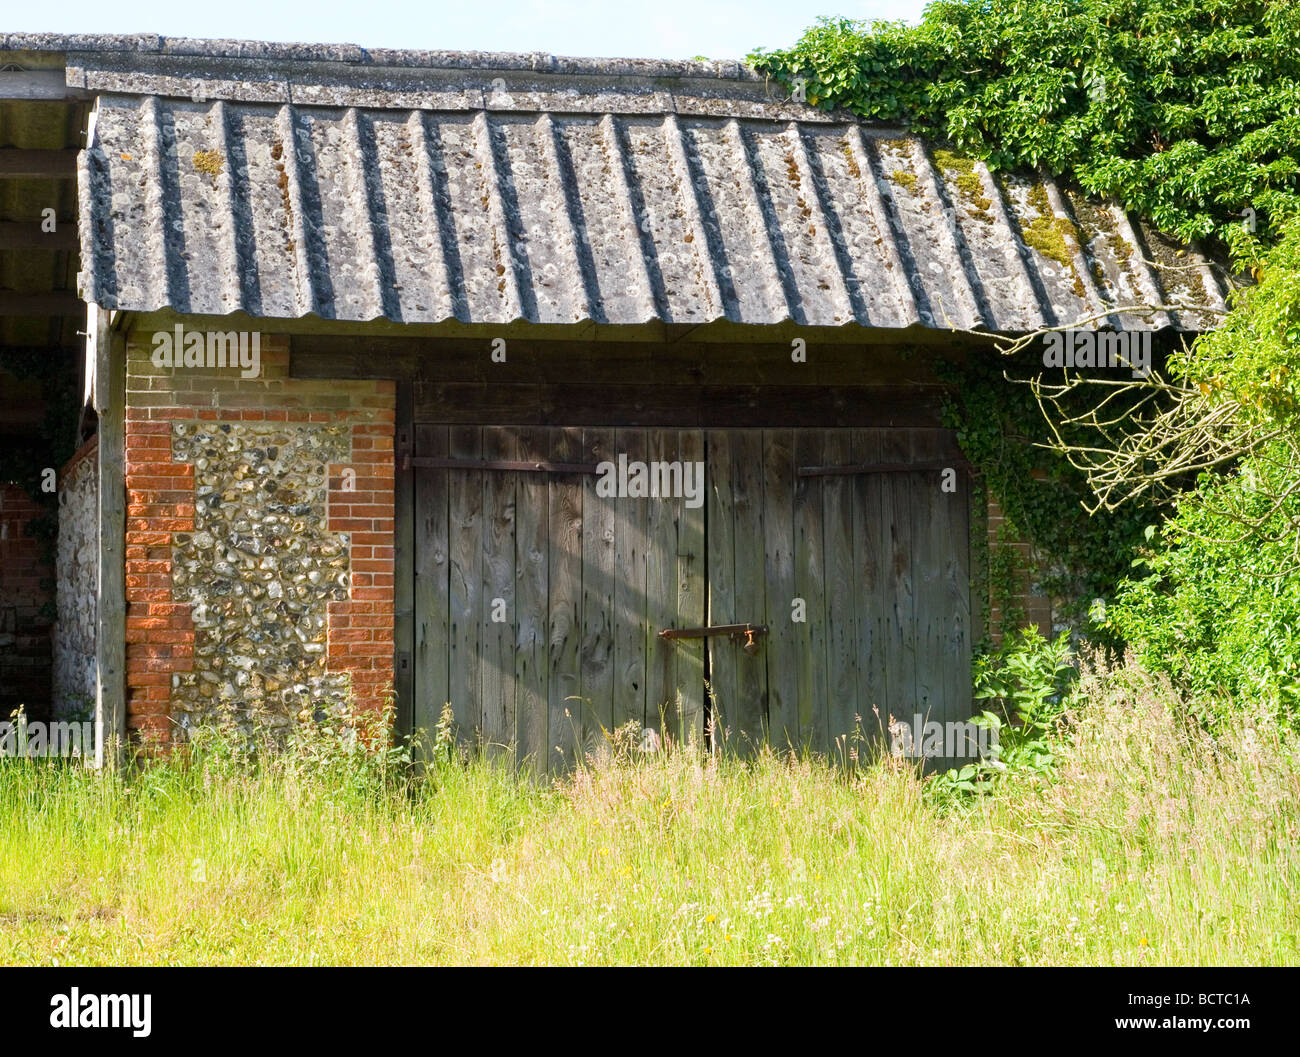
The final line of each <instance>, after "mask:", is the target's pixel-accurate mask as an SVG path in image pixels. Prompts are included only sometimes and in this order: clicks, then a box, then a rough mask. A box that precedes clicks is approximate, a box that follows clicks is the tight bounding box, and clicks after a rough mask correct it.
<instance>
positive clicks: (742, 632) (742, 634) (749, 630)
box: [659, 624, 767, 657]
mask: <svg viewBox="0 0 1300 1057" xmlns="http://www.w3.org/2000/svg"><path fill="white" fill-rule="evenodd" d="M766 634H767V625H766V624H714V625H713V626H712V627H706V628H664V629H663V631H661V632H659V637H660V638H661V639H669V640H672V639H707V638H709V637H710V636H712V635H726V636H727V638H729V639H731V641H732V642H739V643H741V644H742V645H741V648H742V649H743V650H744V651H745V652H746V653H748V654H749V655H750V656H751V657H752V656H753V655H754V654H756V653H757V652H758V639H759V637H760V636H762V635H766Z"/></svg>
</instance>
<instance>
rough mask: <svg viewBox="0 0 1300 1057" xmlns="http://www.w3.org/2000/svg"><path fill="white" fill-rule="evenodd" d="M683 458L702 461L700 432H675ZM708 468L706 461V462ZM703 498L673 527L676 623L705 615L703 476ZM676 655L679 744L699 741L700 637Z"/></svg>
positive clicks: (683, 643) (692, 622)
mask: <svg viewBox="0 0 1300 1057" xmlns="http://www.w3.org/2000/svg"><path fill="white" fill-rule="evenodd" d="M678 444H679V448H678V450H679V452H680V455H681V459H682V462H683V463H701V464H703V463H704V434H703V433H702V432H700V431H699V430H683V431H682V432H681V433H679V434H678ZM706 470H707V465H706ZM703 487H704V503H702V504H701V505H700V506H698V507H688V506H686V505H685V504H683V505H682V507H681V508H680V511H679V517H680V519H679V521H678V526H677V607H676V618H675V619H676V621H677V622H678V626H680V627H698V626H700V625H702V624H704V622H705V621H706V619H707V613H706V595H707V590H706V587H705V583H704V559H705V552H704V546H705V544H704V511H705V505H706V504H707V502H708V493H709V479H708V475H707V472H706V473H705V475H704V478H703ZM673 648H674V652H675V656H676V658H677V677H676V678H677V695H678V710H679V712H678V721H677V725H676V727H675V729H674V733H675V734H676V736H677V737H678V738H679V739H680V740H681V741H682V742H683V743H687V742H690V743H694V744H696V745H702V744H703V734H704V651H705V644H704V643H703V642H702V641H701V640H699V639H684V640H679V641H678V642H677V643H675V644H674V647H673Z"/></svg>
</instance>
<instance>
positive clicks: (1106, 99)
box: [749, 0, 1300, 261]
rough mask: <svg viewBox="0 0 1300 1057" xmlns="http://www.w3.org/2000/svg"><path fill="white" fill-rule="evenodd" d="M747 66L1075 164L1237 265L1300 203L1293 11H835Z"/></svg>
mask: <svg viewBox="0 0 1300 1057" xmlns="http://www.w3.org/2000/svg"><path fill="white" fill-rule="evenodd" d="M749 62H750V63H751V64H752V65H754V66H755V67H756V68H757V69H759V70H760V71H763V72H766V73H768V74H770V75H771V76H772V77H774V78H776V79H777V80H779V81H781V82H783V83H784V84H786V85H788V86H790V88H791V90H792V92H793V91H796V90H798V91H800V92H802V93H803V94H804V97H805V98H806V99H807V101H808V102H809V103H811V104H812V105H814V106H820V107H823V108H825V109H841V110H847V111H849V112H851V113H854V114H857V115H859V116H861V117H863V118H867V119H869V120H874V121H881V122H887V123H891V124H903V125H906V126H910V127H911V128H913V129H915V130H916V131H917V132H920V133H922V134H924V135H929V136H932V137H935V138H937V139H940V140H946V141H947V142H948V143H950V144H951V145H952V146H954V147H955V148H956V149H957V151H958V152H959V153H964V154H969V155H971V156H973V157H976V158H979V159H981V160H983V161H984V162H986V163H987V164H988V165H989V166H991V167H992V168H994V169H1012V168H1018V167H1030V168H1038V167H1043V168H1045V169H1047V170H1049V171H1050V172H1052V173H1053V174H1058V175H1059V174H1064V173H1069V174H1072V175H1073V177H1074V178H1075V179H1076V180H1077V181H1078V183H1079V184H1080V185H1081V186H1082V188H1083V189H1084V190H1085V191H1087V192H1089V193H1091V194H1097V195H1113V196H1115V197H1116V198H1118V199H1119V200H1120V201H1121V202H1123V203H1124V204H1125V205H1126V206H1127V207H1128V208H1129V209H1131V210H1133V211H1135V212H1137V213H1140V214H1142V215H1143V216H1145V217H1147V218H1149V219H1150V220H1151V221H1152V223H1154V224H1155V225H1156V227H1158V228H1160V229H1161V230H1163V231H1166V232H1169V233H1171V234H1173V235H1175V236H1177V237H1179V238H1181V239H1182V240H1184V241H1189V242H1190V241H1192V240H1194V239H1205V238H1217V239H1219V240H1221V241H1222V242H1223V243H1225V244H1227V245H1228V246H1229V247H1231V248H1232V249H1233V251H1234V253H1235V254H1236V255H1237V256H1238V257H1239V258H1241V259H1243V260H1251V261H1254V260H1257V259H1258V258H1259V256H1260V254H1261V252H1262V251H1263V249H1264V248H1265V247H1266V246H1267V244H1268V243H1269V242H1271V241H1272V240H1273V239H1274V238H1275V237H1276V234H1277V232H1278V230H1279V225H1280V222H1281V221H1282V220H1283V219H1284V218H1285V217H1287V216H1294V215H1297V214H1298V213H1300V175H1298V174H1300V8H1297V7H1296V5H1293V4H1289V3H1281V2H1278V0H937V2H935V3H931V4H930V5H929V6H928V7H927V8H926V10H925V17H924V20H923V21H922V23H921V24H920V25H918V26H909V25H907V24H906V23H902V22H894V23H891V22H872V23H865V22H858V21H853V20H850V19H843V18H829V19H828V18H823V19H821V20H820V21H819V22H818V23H817V25H815V26H813V27H812V28H811V29H809V30H808V31H807V32H806V33H805V34H804V36H803V37H802V39H800V40H799V42H798V43H797V44H795V46H794V47H792V48H787V49H780V50H775V51H766V50H758V51H755V52H753V53H752V54H751V55H750V56H749ZM1246 210H1250V211H1251V212H1250V213H1245V211H1246ZM1243 214H1244V217H1245V218H1253V220H1252V221H1251V223H1249V224H1248V223H1246V222H1245V220H1244V218H1243ZM1252 227H1253V229H1254V230H1251V228H1252Z"/></svg>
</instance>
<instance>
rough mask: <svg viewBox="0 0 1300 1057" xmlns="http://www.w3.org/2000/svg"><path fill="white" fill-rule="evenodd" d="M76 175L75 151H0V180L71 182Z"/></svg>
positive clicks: (15, 149)
mask: <svg viewBox="0 0 1300 1057" xmlns="http://www.w3.org/2000/svg"><path fill="white" fill-rule="evenodd" d="M76 175H77V152H76V151H75V150H23V149H21V148H18V147H6V148H4V149H3V150H0V180H45V179H55V180H72V179H75V178H76Z"/></svg>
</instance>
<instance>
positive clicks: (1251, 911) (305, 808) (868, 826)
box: [0, 673, 1300, 965]
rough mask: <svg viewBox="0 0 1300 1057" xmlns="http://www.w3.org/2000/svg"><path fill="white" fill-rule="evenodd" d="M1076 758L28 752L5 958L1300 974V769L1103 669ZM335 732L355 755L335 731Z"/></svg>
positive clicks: (4, 852) (0, 916) (14, 766)
mask: <svg viewBox="0 0 1300 1057" xmlns="http://www.w3.org/2000/svg"><path fill="white" fill-rule="evenodd" d="M1082 697H1083V701H1082V704H1081V705H1080V707H1079V708H1078V709H1077V710H1076V712H1075V714H1074V717H1073V722H1072V726H1071V733H1070V738H1069V741H1068V747H1067V748H1066V749H1065V751H1064V755H1063V758H1062V762H1061V766H1060V773H1059V777H1058V779H1057V780H1056V781H1054V782H1050V783H1048V782H1041V781H1039V782H1007V783H1004V784H1003V786H1002V787H1001V788H1000V789H999V791H998V792H996V793H994V794H992V795H987V796H983V797H979V798H977V799H976V800H975V801H974V802H973V803H972V804H971V805H970V806H965V807H958V808H956V809H948V810H939V809H937V808H936V806H935V805H934V804H933V803H932V798H930V797H927V796H926V795H925V794H924V792H923V787H922V783H921V782H920V781H918V779H917V777H916V776H915V775H914V774H913V773H911V772H910V771H909V770H907V769H905V768H903V767H900V766H899V765H898V764H897V763H894V762H891V761H889V760H882V761H877V762H875V763H873V764H871V765H869V766H864V767H861V768H855V769H853V770H852V771H846V770H844V769H843V768H841V769H834V768H831V767H830V766H828V765H826V764H825V763H823V762H819V761H815V760H790V759H783V758H779V757H777V756H775V755H772V754H765V755H762V756H761V757H759V758H757V759H751V760H749V761H748V762H742V761H738V760H734V759H727V758H725V757H724V758H722V759H717V758H714V757H710V756H703V755H701V754H699V753H697V752H693V751H690V750H687V749H678V750H674V751H669V752H665V753H661V754H657V755H655V756H652V757H644V758H642V757H637V756H636V754H635V753H631V754H629V755H628V757H627V758H622V759H620V758H618V755H619V754H616V756H615V758H614V759H613V760H611V761H609V762H606V763H602V764H600V765H592V766H589V767H587V768H585V769H583V770H582V771H580V772H579V773H577V774H576V775H574V776H573V777H571V778H569V779H566V780H564V781H562V782H560V783H558V784H554V785H551V786H543V785H541V784H538V783H535V782H529V781H525V780H521V779H518V778H515V777H512V776H510V775H509V774H507V773H505V772H503V771H502V770H501V769H499V768H496V767H493V766H492V765H490V764H488V763H484V762H482V761H478V762H474V763H470V764H468V765H465V764H462V763H461V762H459V761H458V762H455V763H448V764H444V765H441V766H438V767H436V768H433V769H432V770H431V771H430V773H429V775H428V778H427V780H426V781H424V782H420V783H411V782H409V781H407V780H406V779H404V778H402V777H401V774H400V772H396V771H393V770H392V769H390V768H388V767H387V766H386V765H385V764H384V762H383V761H382V760H379V761H376V760H374V759H368V758H366V757H364V756H363V755H362V754H361V753H359V752H357V753H348V752H345V751H342V750H337V749H335V750H331V749H328V748H323V745H324V743H323V742H321V741H317V742H315V743H314V744H312V745H309V746H308V747H307V748H306V749H304V750H302V751H300V752H297V753H294V754H289V755H284V756H281V757H278V758H276V759H274V760H271V761H268V762H265V763H264V764H263V765H261V766H260V767H250V766H248V765H246V764H243V763H240V762H239V761H238V760H236V759H233V758H232V757H231V755H230V753H229V752H224V751H210V752H208V753H207V754H204V755H203V756H202V758H201V759H200V760H198V761H197V762H193V763H192V764H191V765H189V766H182V765H181V764H180V763H177V762H172V763H160V764H153V765H151V766H149V767H147V768H145V769H143V770H140V771H134V772H132V773H131V774H130V775H129V776H123V775H106V776H103V775H95V774H93V773H90V772H88V771H85V770H82V769H79V768H77V767H69V766H52V765H49V764H44V763H37V762H30V761H17V760H9V761H0V820H2V821H0V962H2V963H6V964H32V963H39V964H55V963H57V964H61V965H67V964H113V965H116V964H302V963H331V964H332V963H346V964H353V963H363V964H372V963H471V964H473V963H561V964H610V963H621V964H628V963H637V964H640V963H648V964H700V965H708V964H746V965H751V964H759V965H762V964H790V963H795V964H845V963H849V964H864V963H865V964H891V965H892V964H944V965H947V964H1125V965H1131V964H1142V963H1150V964H1169V963H1178V964H1188V963H1190V964H1276V963H1292V964H1294V963H1297V962H1300V910H1298V909H1297V904H1296V900H1295V893H1296V891H1297V889H1300V849H1298V848H1297V837H1298V823H1300V795H1298V794H1300V766H1298V765H1297V758H1296V754H1295V746H1294V742H1293V741H1292V739H1291V738H1290V736H1289V735H1288V734H1287V733H1286V732H1285V731H1283V730H1281V729H1279V728H1277V727H1275V726H1272V725H1270V724H1268V723H1253V724H1252V723H1249V722H1246V721H1244V720H1243V721H1242V722H1241V723H1240V724H1239V725H1238V727H1237V728H1236V729H1235V730H1234V731H1233V732H1231V734H1229V735H1221V736H1220V737H1219V738H1218V739H1217V740H1211V739H1210V738H1208V737H1207V736H1206V735H1204V734H1203V733H1201V732H1200V731H1199V730H1195V729H1188V728H1187V727H1186V726H1184V725H1183V724H1181V723H1180V722H1179V721H1178V720H1176V719H1175V718H1174V716H1173V714H1172V713H1171V711H1170V709H1169V708H1168V707H1167V706H1166V705H1165V703H1164V700H1165V697H1164V695H1162V694H1161V693H1158V692H1156V691H1154V690H1152V689H1151V687H1150V686H1149V685H1147V684H1146V682H1145V681H1144V680H1142V679H1141V678H1138V677H1134V676H1132V675H1125V674H1123V673H1121V674H1119V675H1110V676H1107V677H1105V678H1104V679H1098V678H1093V679H1091V680H1085V684H1084V687H1083V694H1082ZM329 744H331V745H332V744H336V743H334V742H330V743H329Z"/></svg>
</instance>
